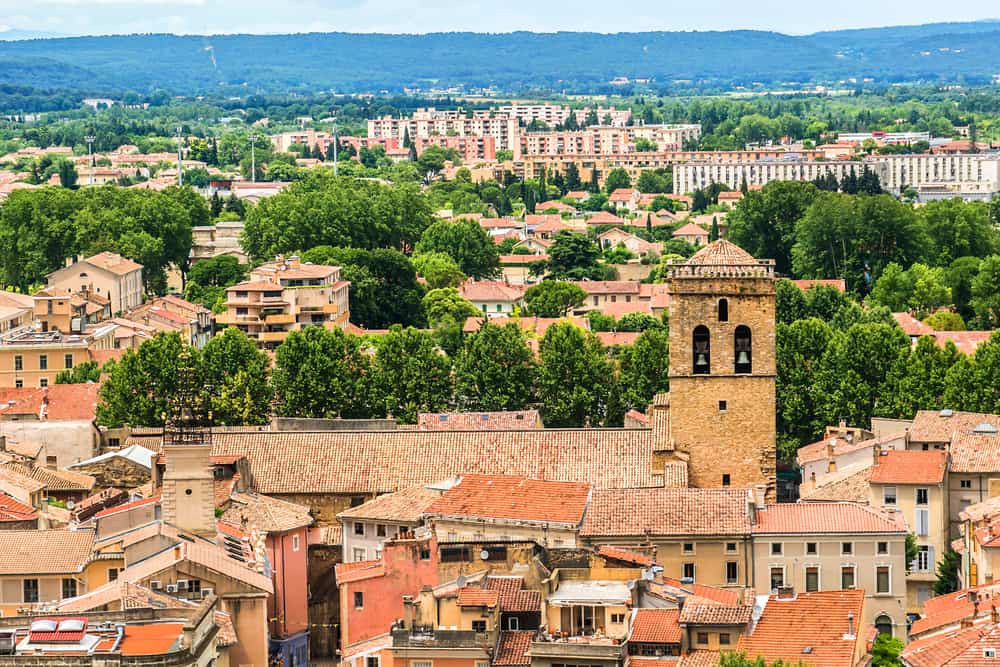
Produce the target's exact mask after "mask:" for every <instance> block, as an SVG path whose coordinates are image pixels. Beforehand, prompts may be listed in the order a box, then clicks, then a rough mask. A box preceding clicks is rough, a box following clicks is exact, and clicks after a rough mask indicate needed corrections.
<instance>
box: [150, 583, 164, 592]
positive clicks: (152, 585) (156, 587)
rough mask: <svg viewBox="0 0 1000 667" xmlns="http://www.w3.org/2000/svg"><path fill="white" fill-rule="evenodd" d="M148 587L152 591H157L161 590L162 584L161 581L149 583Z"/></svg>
mask: <svg viewBox="0 0 1000 667" xmlns="http://www.w3.org/2000/svg"><path fill="white" fill-rule="evenodd" d="M149 587H150V588H151V589H153V590H154V591H159V590H162V589H163V582H161V581H151V582H149Z"/></svg>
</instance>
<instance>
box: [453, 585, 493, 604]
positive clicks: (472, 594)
mask: <svg viewBox="0 0 1000 667" xmlns="http://www.w3.org/2000/svg"><path fill="white" fill-rule="evenodd" d="M499 601H500V592H499V591H495V590H492V589H487V588H470V587H468V586H467V587H465V588H460V589H458V606H459V607H495V606H497V602H499Z"/></svg>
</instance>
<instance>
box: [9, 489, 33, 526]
mask: <svg viewBox="0 0 1000 667" xmlns="http://www.w3.org/2000/svg"><path fill="white" fill-rule="evenodd" d="M37 518H38V512H36V511H35V510H34V508H32V507H29V506H28V505H25V504H24V503H21V502H18V501H17V500H16V499H14V498H11V497H10V496H8V495H7V494H5V493H0V523H3V522H10V521H32V520H34V519H37Z"/></svg>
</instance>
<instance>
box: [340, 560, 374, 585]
mask: <svg viewBox="0 0 1000 667" xmlns="http://www.w3.org/2000/svg"><path fill="white" fill-rule="evenodd" d="M334 573H335V575H336V578H337V585H338V586H339V585H341V584H345V583H348V582H351V581H361V580H362V579H372V578H374V577H381V576H383V575H385V565H384V564H383V563H382V561H381V560H360V561H355V562H353V563H337V565H336V566H334Z"/></svg>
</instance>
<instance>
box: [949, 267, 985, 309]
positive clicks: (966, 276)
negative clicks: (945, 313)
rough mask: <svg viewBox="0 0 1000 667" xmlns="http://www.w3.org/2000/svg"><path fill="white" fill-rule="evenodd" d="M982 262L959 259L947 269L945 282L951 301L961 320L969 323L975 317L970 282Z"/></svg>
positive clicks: (977, 272)
mask: <svg viewBox="0 0 1000 667" xmlns="http://www.w3.org/2000/svg"><path fill="white" fill-rule="evenodd" d="M980 264H982V260H981V259H979V258H978V257H959V258H958V259H956V260H955V261H954V262H952V263H951V266H949V267H948V272H947V274H946V275H947V281H948V287H950V288H951V300H952V303H954V304H955V312H957V313H958V314H959V315H960V316H961V318H962V319H963V320H965V321H966V322H971V321H972V320H973V318H975V316H976V311H975V309H974V308H973V307H972V281H973V280H974V279H975V277H976V276H977V275H978V274H979V265H980Z"/></svg>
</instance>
